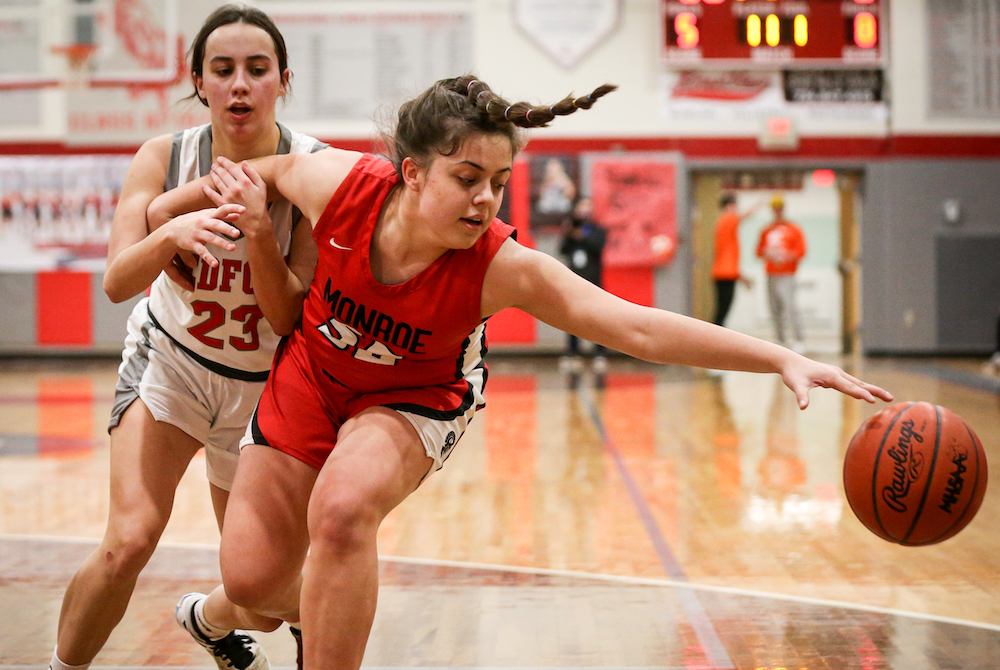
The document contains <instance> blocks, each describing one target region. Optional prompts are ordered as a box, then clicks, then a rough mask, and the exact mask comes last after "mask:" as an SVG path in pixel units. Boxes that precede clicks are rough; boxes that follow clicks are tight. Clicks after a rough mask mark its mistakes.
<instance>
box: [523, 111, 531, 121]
mask: <svg viewBox="0 0 1000 670" xmlns="http://www.w3.org/2000/svg"><path fill="white" fill-rule="evenodd" d="M524 120H525V121H527V122H528V123H531V109H528V110H526V111H525V112H524Z"/></svg>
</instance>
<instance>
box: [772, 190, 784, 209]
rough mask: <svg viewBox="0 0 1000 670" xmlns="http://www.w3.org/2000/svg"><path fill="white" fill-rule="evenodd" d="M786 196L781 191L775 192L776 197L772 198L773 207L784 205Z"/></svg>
mask: <svg viewBox="0 0 1000 670" xmlns="http://www.w3.org/2000/svg"><path fill="white" fill-rule="evenodd" d="M784 206H785V198H784V196H783V195H781V194H780V193H775V194H774V197H773V198H771V207H784Z"/></svg>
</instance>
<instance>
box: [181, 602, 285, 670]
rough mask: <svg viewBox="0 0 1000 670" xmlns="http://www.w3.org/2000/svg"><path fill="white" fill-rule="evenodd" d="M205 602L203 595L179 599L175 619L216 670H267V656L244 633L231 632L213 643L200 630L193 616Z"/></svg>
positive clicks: (268, 666)
mask: <svg viewBox="0 0 1000 670" xmlns="http://www.w3.org/2000/svg"><path fill="white" fill-rule="evenodd" d="M206 598H208V596H206V595H205V594H204V593H189V594H187V595H186V596H184V597H183V598H181V599H180V602H178V603H177V608H176V609H175V610H174V616H175V617H176V618H177V623H179V624H180V625H181V626H182V627H183V628H184V630H186V631H187V632H189V633H190V634H191V637H193V638H194V641H195V642H197V643H198V644H200V645H201V646H203V647H204V648H205V649H208V651H209V653H210V654H212V658H214V659H215V664H216V665H217V666H219V670H268V669H269V668H270V665H269V664H268V662H267V654H265V653H264V650H263V649H261V647H260V645H259V644H257V641H256V640H255V639H253V638H252V637H250V636H249V635H248V634H247V633H246V632H245V631H241V630H234V631H230V632H229V634H228V635H226V636H225V637H223V638H221V639H218V640H213V639H211V638H209V637H208V635H207V634H206V633H205V631H203V630H202V629H201V626H199V625H198V621H197V619H196V618H195V615H194V606H195V605H196V604H197V603H198V602H199V601H202V600H205V599H206Z"/></svg>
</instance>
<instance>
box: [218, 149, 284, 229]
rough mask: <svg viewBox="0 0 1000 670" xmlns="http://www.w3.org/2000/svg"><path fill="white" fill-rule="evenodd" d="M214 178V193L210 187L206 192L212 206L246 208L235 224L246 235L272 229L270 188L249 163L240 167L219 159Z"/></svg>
mask: <svg viewBox="0 0 1000 670" xmlns="http://www.w3.org/2000/svg"><path fill="white" fill-rule="evenodd" d="M211 178H212V184H213V185H214V189H213V188H212V187H209V186H207V185H206V186H204V187H203V189H202V190H203V191H204V193H205V195H206V196H208V198H209V199H211V200H212V202H214V203H215V204H216V205H222V204H226V203H232V204H237V205H243V206H244V207H246V211H245V212H244V213H243V214H241V215H240V218H239V220H238V221H237V222H236V223H235V224H234V225H236V227H237V228H239V229H240V232H241V233H242V235H246V236H247V237H254V236H255V235H256V234H257V233H258V232H260V231H262V230H269V229H270V228H271V226H272V223H271V217H270V216H268V213H267V185H266V184H265V183H264V180H263V179H261V178H260V175H259V174H258V173H257V171H256V170H254V169H253V168H252V167H251V166H250V164H249V163H247V162H246V161H243V162H242V163H239V164H237V163H234V162H233V161H231V160H229V159H228V158H226V157H224V156H219V158H218V159H217V160H216V162H215V163H214V164H213V165H212V172H211Z"/></svg>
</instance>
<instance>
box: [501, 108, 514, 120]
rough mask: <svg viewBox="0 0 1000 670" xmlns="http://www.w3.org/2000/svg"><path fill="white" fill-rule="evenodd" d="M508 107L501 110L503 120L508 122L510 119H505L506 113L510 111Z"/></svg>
mask: <svg viewBox="0 0 1000 670" xmlns="http://www.w3.org/2000/svg"><path fill="white" fill-rule="evenodd" d="M510 107H513V105H511V106H510ZM510 107H507V109H505V110H503V118H504V120H505V121H510V119H509V118H507V112H509V111H510Z"/></svg>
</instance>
